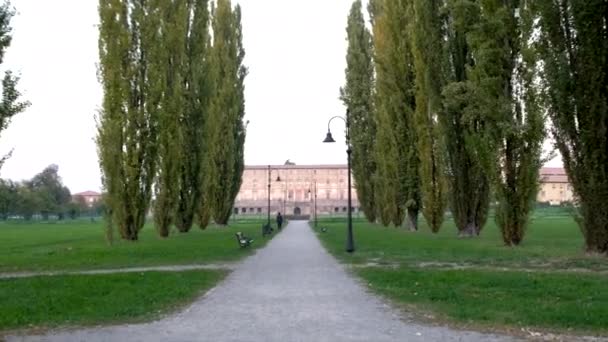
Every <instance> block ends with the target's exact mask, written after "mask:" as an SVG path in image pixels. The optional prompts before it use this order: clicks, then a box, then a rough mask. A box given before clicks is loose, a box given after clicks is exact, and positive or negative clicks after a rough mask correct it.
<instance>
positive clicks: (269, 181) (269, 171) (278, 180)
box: [266, 165, 281, 227]
mask: <svg viewBox="0 0 608 342" xmlns="http://www.w3.org/2000/svg"><path fill="white" fill-rule="evenodd" d="M270 173H271V170H270V165H268V222H267V223H266V226H267V227H270V183H271V178H270ZM276 181H277V182H280V181H281V177H279V176H277V180H276Z"/></svg>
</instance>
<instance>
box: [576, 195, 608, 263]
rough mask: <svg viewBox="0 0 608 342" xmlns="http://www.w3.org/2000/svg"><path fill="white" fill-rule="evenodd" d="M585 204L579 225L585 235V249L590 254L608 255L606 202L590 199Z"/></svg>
mask: <svg viewBox="0 0 608 342" xmlns="http://www.w3.org/2000/svg"><path fill="white" fill-rule="evenodd" d="M589 202H591V203H589V204H587V205H583V208H582V211H583V212H582V214H583V217H582V219H579V220H578V221H579V225H581V230H582V231H583V234H584V236H585V249H586V251H587V253H589V254H600V255H604V256H608V209H607V208H606V202H604V201H603V200H601V201H589Z"/></svg>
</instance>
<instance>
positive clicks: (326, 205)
mask: <svg viewBox="0 0 608 342" xmlns="http://www.w3.org/2000/svg"><path fill="white" fill-rule="evenodd" d="M269 171H270V213H271V215H276V214H277V213H278V212H281V213H282V214H284V215H288V216H312V215H314V213H315V207H316V212H317V214H319V215H321V214H324V215H325V214H346V212H347V209H348V176H347V171H348V170H347V168H346V165H271V166H270V168H269V167H268V166H246V167H245V171H244V172H243V182H242V184H241V190H240V191H239V194H238V195H237V197H236V202H235V204H234V214H236V215H252V214H266V213H267V212H268V209H267V208H268V179H269V178H268V177H269ZM351 180H352V178H351ZM351 184H353V186H352V207H353V212H355V213H358V212H359V201H358V200H357V191H356V190H355V188H354V182H353V183H351Z"/></svg>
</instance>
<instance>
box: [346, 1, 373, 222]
mask: <svg viewBox="0 0 608 342" xmlns="http://www.w3.org/2000/svg"><path fill="white" fill-rule="evenodd" d="M346 32H347V34H348V52H347V55H346V64H347V67H346V85H345V86H344V88H342V89H340V94H341V96H340V97H341V99H342V101H343V102H344V104H345V105H346V107H347V108H348V110H349V113H350V133H351V134H350V135H351V137H350V139H351V144H352V149H353V154H352V169H353V177H354V179H355V187H356V189H357V196H358V198H359V203H360V204H361V208H362V209H363V212H364V213H365V217H366V218H367V219H368V220H369V221H370V222H374V221H375V220H376V203H375V199H374V188H375V187H374V173H375V169H376V163H375V158H374V148H375V147H374V141H375V139H376V124H375V122H374V116H373V100H372V96H373V88H374V65H373V61H372V57H373V46H372V37H371V33H370V32H369V30H368V29H367V28H366V27H365V20H364V18H363V13H362V6H361V1H360V0H356V1H355V2H354V3H353V5H352V7H351V10H350V14H349V16H348V26H347V29H346Z"/></svg>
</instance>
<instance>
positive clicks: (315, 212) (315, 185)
mask: <svg viewBox="0 0 608 342" xmlns="http://www.w3.org/2000/svg"><path fill="white" fill-rule="evenodd" d="M314 174H315V177H314V179H313V184H314V189H315V190H314V191H315V194H314V195H315V197H314V199H313V197H312V196H311V200H313V201H314V202H313V203H314V208H315V209H314V210H315V211H314V218H315V228H317V170H314ZM311 193H312V190H311V189H310V188H309V189H308V194H309V195H311Z"/></svg>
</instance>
